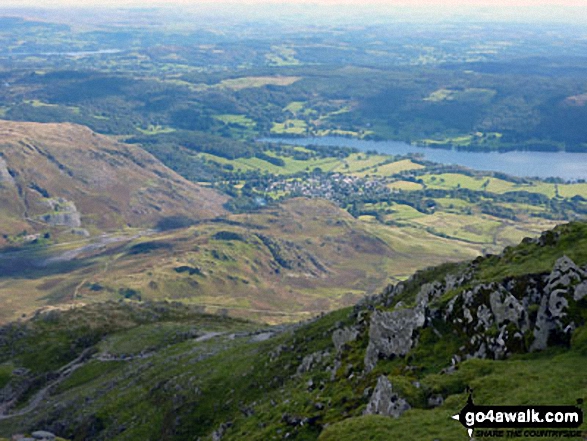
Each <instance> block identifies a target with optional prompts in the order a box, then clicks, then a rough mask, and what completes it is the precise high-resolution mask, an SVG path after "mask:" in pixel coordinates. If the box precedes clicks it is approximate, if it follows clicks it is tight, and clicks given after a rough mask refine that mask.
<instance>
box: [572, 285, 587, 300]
mask: <svg viewBox="0 0 587 441" xmlns="http://www.w3.org/2000/svg"><path fill="white" fill-rule="evenodd" d="M585 296H587V281H585V282H583V283H580V284H578V285H577V286H575V294H574V295H573V299H575V301H579V300H581V299H582V298H583V297H585Z"/></svg>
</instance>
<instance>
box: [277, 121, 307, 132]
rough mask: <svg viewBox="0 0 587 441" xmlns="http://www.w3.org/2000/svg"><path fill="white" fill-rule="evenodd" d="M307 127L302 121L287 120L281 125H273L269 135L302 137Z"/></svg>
mask: <svg viewBox="0 0 587 441" xmlns="http://www.w3.org/2000/svg"><path fill="white" fill-rule="evenodd" d="M307 129H308V125H307V124H306V122H305V121H304V120H301V119H288V120H286V121H285V122H283V123H276V122H274V123H273V127H271V133H273V134H275V135H280V134H291V135H303V134H304V133H306V131H307Z"/></svg>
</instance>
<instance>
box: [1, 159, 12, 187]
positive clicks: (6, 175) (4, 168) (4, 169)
mask: <svg viewBox="0 0 587 441" xmlns="http://www.w3.org/2000/svg"><path fill="white" fill-rule="evenodd" d="M2 183H7V184H10V185H11V186H14V185H15V182H14V178H13V177H12V175H11V174H10V171H9V170H8V165H7V164H6V161H5V160H4V158H2V157H0V184H2Z"/></svg>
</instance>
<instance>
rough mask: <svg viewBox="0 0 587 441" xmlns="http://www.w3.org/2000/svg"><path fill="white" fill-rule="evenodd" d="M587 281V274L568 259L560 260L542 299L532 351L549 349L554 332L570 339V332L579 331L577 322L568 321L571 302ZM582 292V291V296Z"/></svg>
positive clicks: (562, 258)
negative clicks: (576, 329)
mask: <svg viewBox="0 0 587 441" xmlns="http://www.w3.org/2000/svg"><path fill="white" fill-rule="evenodd" d="M585 278H586V274H585V272H584V271H583V270H581V269H580V268H579V267H578V266H577V265H575V263H574V262H573V261H572V260H571V259H570V258H568V257H567V256H563V257H561V258H560V259H558V260H557V261H556V263H555V264H554V268H553V269H552V272H551V273H550V274H549V276H548V277H547V280H546V286H545V287H544V294H543V296H542V298H541V300H540V307H539V309H538V314H537V316H536V325H535V326H534V331H533V334H534V341H533V342H532V345H531V346H530V350H532V351H536V350H543V349H546V348H547V347H548V340H549V338H550V336H551V335H552V333H554V332H559V333H561V334H567V336H568V337H570V333H571V332H572V331H573V330H574V329H575V323H572V322H571V321H569V320H568V319H567V312H566V311H567V309H568V306H569V299H570V298H571V297H572V298H573V299H575V297H579V296H578V295H577V288H578V287H580V286H581V285H583V283H585V282H584V279H585ZM582 289H583V288H579V295H581V291H582Z"/></svg>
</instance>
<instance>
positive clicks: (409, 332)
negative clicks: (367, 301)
mask: <svg viewBox="0 0 587 441" xmlns="http://www.w3.org/2000/svg"><path fill="white" fill-rule="evenodd" d="M425 321H426V316H425V315H424V310H423V308H413V309H399V310H398V309H396V310H394V311H391V312H379V311H374V312H373V314H372V315H371V323H370V326H369V344H368V346H367V352H366V354H365V371H366V372H370V371H371V370H372V369H373V368H374V367H375V365H376V364H377V360H378V359H379V357H380V356H381V355H382V356H384V357H387V358H391V357H394V356H403V355H405V354H407V353H408V351H409V350H410V349H411V348H412V347H413V345H414V342H415V338H414V331H416V330H417V329H420V328H421V327H422V326H424V323H425Z"/></svg>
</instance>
